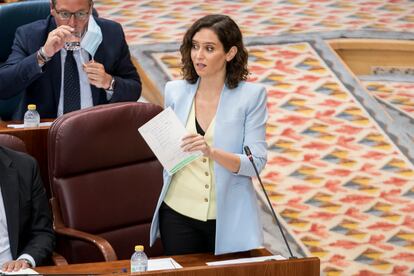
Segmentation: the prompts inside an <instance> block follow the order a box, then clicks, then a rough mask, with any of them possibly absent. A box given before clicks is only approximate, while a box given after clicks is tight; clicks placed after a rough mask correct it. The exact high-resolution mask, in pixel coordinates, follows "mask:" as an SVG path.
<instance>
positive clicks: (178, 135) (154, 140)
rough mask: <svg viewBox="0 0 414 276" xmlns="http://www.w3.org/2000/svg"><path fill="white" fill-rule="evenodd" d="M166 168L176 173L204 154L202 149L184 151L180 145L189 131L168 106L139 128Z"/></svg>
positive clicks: (171, 172)
mask: <svg viewBox="0 0 414 276" xmlns="http://www.w3.org/2000/svg"><path fill="white" fill-rule="evenodd" d="M138 131H139V133H141V135H142V137H143V138H144V140H145V142H147V144H148V146H149V147H150V148H151V150H152V151H153V152H154V154H155V156H157V158H158V160H159V161H160V163H161V164H162V165H163V167H164V169H165V170H166V171H167V172H168V173H169V174H170V175H172V174H174V173H176V172H177V171H179V170H180V169H182V168H184V167H185V166H186V165H187V164H189V163H190V162H192V161H193V160H195V159H197V158H198V157H199V156H201V155H202V153H201V151H194V152H184V151H183V150H182V149H181V147H180V145H181V143H182V138H183V137H184V135H185V134H187V133H188V131H187V130H186V129H185V127H184V125H183V124H182V123H181V122H180V120H179V119H178V117H177V115H176V114H175V113H174V111H173V110H172V109H171V107H168V108H167V109H165V110H163V111H162V112H161V113H159V114H158V115H157V116H155V117H154V118H152V119H151V120H150V121H148V122H147V123H145V124H144V125H143V126H141V127H140V128H139V129H138Z"/></svg>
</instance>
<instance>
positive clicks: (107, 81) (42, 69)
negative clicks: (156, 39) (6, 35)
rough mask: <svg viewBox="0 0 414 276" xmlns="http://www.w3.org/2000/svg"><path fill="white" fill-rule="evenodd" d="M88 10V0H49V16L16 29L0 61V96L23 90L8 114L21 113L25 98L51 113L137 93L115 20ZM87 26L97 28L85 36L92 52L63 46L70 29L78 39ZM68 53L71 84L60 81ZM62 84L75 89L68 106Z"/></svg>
mask: <svg viewBox="0 0 414 276" xmlns="http://www.w3.org/2000/svg"><path fill="white" fill-rule="evenodd" d="M92 10H93V1H92V0H51V4H50V13H51V15H50V16H48V17H47V18H46V19H44V20H39V21H36V22H33V23H30V24H27V25H24V26H22V27H20V28H18V29H17V30H16V34H15V40H14V44H13V46H12V53H11V54H10V56H9V57H8V59H7V61H6V62H5V63H4V64H3V65H2V66H1V67H0V83H1V85H0V99H9V98H11V97H13V96H15V95H18V94H20V93H23V94H22V98H21V101H20V103H19V106H18V108H17V110H16V111H15V112H14V114H13V119H20V120H21V119H23V115H24V112H25V111H26V109H27V105H28V104H36V105H37V110H38V112H39V114H40V117H41V118H56V117H57V116H60V115H62V114H64V113H67V112H70V111H72V110H76V109H81V108H86V107H89V106H94V105H99V104H105V103H112V102H123V101H136V100H137V99H138V98H139V96H140V94H141V81H140V78H139V76H138V73H137V71H136V69H135V67H134V65H133V64H132V62H131V57H130V52H129V49H128V45H127V44H126V41H125V36H124V33H123V30H122V27H121V25H120V24H118V23H116V22H114V21H110V20H106V19H102V18H99V17H95V16H91V14H92ZM92 23H93V24H92ZM95 23H96V24H95ZM91 24H92V25H91ZM91 26H98V27H97V29H98V31H99V32H98V33H100V34H101V36H99V35H96V32H95V36H92V37H94V38H95V39H92V40H89V42H88V43H92V44H94V43H95V44H96V45H97V46H96V47H97V49H96V48H95V49H96V50H95V51H94V52H93V53H91V51H90V50H89V51H87V50H85V49H86V47H85V48H83V49H81V50H79V51H70V50H67V49H65V42H66V41H67V40H68V39H69V38H70V37H71V36H72V35H73V34H74V33H80V34H81V35H82V36H83V38H82V39H84V38H85V37H86V36H87V35H88V31H91V30H88V29H90V28H91ZM95 29H96V28H95ZM99 39H101V40H99ZM92 48H94V47H92ZM72 53H73V54H72ZM72 56H73V57H72ZM69 57H70V60H71V61H72V60H73V59H74V60H75V61H76V64H75V66H72V69H73V67H76V68H77V72H78V73H75V74H72V76H75V79H76V80H75V82H76V85H72V84H70V85H67V83H66V79H68V80H69V78H68V77H66V73H68V72H69V70H68V69H67V67H66V65H67V64H66V63H70V62H69V61H68V60H69ZM72 64H73V63H72ZM76 68H75V69H73V70H76ZM72 69H71V70H72ZM72 79H73V78H72ZM72 81H73V80H72ZM75 86H77V88H76V87H75ZM67 87H70V88H71V89H76V95H77V96H76V102H75V105H73V104H72V105H71V107H70V108H67V107H66V105H67V104H68V103H69V102H70V101H72V100H73V99H72V98H71V99H67V98H66V97H67V95H70V94H71V93H73V92H70V93H69V92H65V91H66V89H67ZM73 87H75V88H73ZM79 98H80V99H79Z"/></svg>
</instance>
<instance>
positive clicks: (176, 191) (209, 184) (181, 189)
mask: <svg viewBox="0 0 414 276" xmlns="http://www.w3.org/2000/svg"><path fill="white" fill-rule="evenodd" d="M214 124H215V117H214V118H213V120H212V121H211V123H210V125H209V127H208V128H207V131H206V132H205V135H204V139H205V140H206V142H207V144H208V145H209V146H211V145H212V144H213V134H214ZM186 129H187V130H188V132H190V133H197V129H196V124H195V107H194V102H193V104H192V107H191V112H190V115H189V116H188V121H187V124H186ZM215 186H216V185H215V178H214V161H213V160H211V159H210V158H207V157H205V156H202V157H201V158H198V159H196V160H194V161H193V162H191V163H190V164H188V165H187V166H186V167H184V168H182V169H181V170H180V171H178V172H176V173H175V174H174V175H173V177H172V179H171V184H170V186H169V188H168V191H167V195H166V196H165V198H164V202H165V203H166V204H167V205H168V206H170V207H171V208H172V209H174V210H175V211H176V212H178V213H180V214H182V215H185V216H188V217H191V218H194V219H198V220H201V221H206V220H208V219H216V191H215Z"/></svg>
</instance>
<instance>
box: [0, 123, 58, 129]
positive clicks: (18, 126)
mask: <svg viewBox="0 0 414 276" xmlns="http://www.w3.org/2000/svg"><path fill="white" fill-rule="evenodd" d="M52 124H53V122H43V123H40V124H39V126H40V127H41V126H51V125H52ZM7 127H9V128H24V124H9V125H7Z"/></svg>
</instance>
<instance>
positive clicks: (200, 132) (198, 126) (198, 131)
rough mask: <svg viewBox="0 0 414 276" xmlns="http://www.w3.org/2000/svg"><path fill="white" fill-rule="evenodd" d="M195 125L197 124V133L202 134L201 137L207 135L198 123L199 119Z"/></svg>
mask: <svg viewBox="0 0 414 276" xmlns="http://www.w3.org/2000/svg"><path fill="white" fill-rule="evenodd" d="M195 123H196V129H197V133H198V134H200V135H201V136H204V134H206V133H205V132H204V130H203V129H202V128H201V126H200V124H199V123H198V121H197V117H196V118H195Z"/></svg>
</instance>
